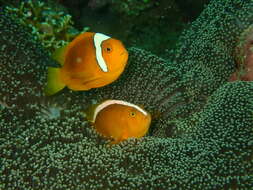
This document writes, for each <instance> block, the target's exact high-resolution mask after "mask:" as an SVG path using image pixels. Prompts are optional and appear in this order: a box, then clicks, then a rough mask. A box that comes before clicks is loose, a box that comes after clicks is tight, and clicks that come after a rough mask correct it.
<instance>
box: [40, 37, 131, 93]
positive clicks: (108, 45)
mask: <svg viewBox="0 0 253 190" xmlns="http://www.w3.org/2000/svg"><path fill="white" fill-rule="evenodd" d="M53 58H54V59H55V60H56V61H58V62H59V63H60V64H61V65H62V67H61V68H53V67H49V68H48V76H47V85H46V87H45V94H46V95H53V94H55V93H57V92H58V91H60V90H62V89H63V88H64V87H65V86H67V87H68V88H70V89H71V90H89V89H91V88H98V87H102V86H105V85H107V84H109V83H111V82H113V81H115V80H116V79H117V78H118V77H119V76H120V74H121V73H122V72H123V70H124V68H125V66H126V64H127V59H128V52H127V50H126V49H125V47H124V45H123V44H122V43H121V42H120V41H119V40H116V39H114V38H110V37H109V36H106V35H104V34H101V33H91V32H85V33H82V34H80V35H78V36H77V37H76V38H75V39H74V40H73V41H72V42H70V43H69V44H67V45H66V46H64V47H62V48H60V49H58V50H56V52H55V53H54V54H53Z"/></svg>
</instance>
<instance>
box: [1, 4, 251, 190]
mask: <svg viewBox="0 0 253 190" xmlns="http://www.w3.org/2000/svg"><path fill="white" fill-rule="evenodd" d="M252 8H253V2H252V1H251V0H245V1H240V0H224V1H212V2H211V3H210V4H209V6H208V7H206V9H205V10H204V11H203V13H202V14H201V15H200V17H199V18H198V19H197V20H196V21H195V22H194V23H193V24H192V26H191V27H190V28H189V29H188V30H187V31H185V32H184V34H183V35H182V36H181V38H180V40H179V42H178V45H177V49H175V50H174V51H171V52H170V54H169V55H168V57H169V58H168V60H164V59H161V58H159V57H157V56H155V55H153V54H151V53H149V52H146V51H144V50H140V49H137V48H130V49H129V58H130V59H129V64H128V66H127V68H126V70H125V72H124V73H123V75H122V76H121V77H120V78H119V79H118V80H117V81H116V82H114V83H112V84H111V85H109V86H106V87H103V88H99V89H93V90H91V91H88V92H72V91H70V90H68V89H66V90H65V91H63V92H62V93H61V94H58V95H56V96H53V97H49V98H48V97H43V96H42V95H41V89H40V86H41V85H42V83H43V82H44V77H45V76H44V75H46V73H45V65H43V63H44V62H45V63H48V62H49V61H50V60H49V59H48V58H47V56H46V55H44V56H43V57H41V56H40V55H41V54H40V53H38V51H37V50H38V48H37V47H34V46H32V47H30V46H29V48H28V49H26V48H22V49H20V44H25V45H26V44H29V45H31V44H33V43H31V42H30V36H29V35H27V36H26V35H24V34H23V33H22V32H20V31H19V30H20V27H19V26H18V25H16V24H15V23H14V21H13V20H10V19H8V18H7V17H6V15H5V14H4V13H1V15H0V26H1V27H0V32H1V34H2V35H0V42H1V44H6V45H5V48H2V49H4V50H0V51H1V52H0V56H2V57H0V58H1V59H0V67H1V73H2V75H1V77H3V80H2V79H1V80H0V87H1V88H0V93H1V95H2V94H4V96H5V97H9V96H10V97H11V98H10V99H8V101H6V98H5V99H2V100H1V107H2V108H1V112H0V113H1V114H0V127H1V134H0V163H1V167H0V174H1V175H0V176H1V178H0V188H1V189H17V188H20V189H27V190H30V189H49V190H50V189H91V190H92V189H96V190H97V189H103V190H104V189H110V190H113V189H117V190H126V189H150V190H152V189H161V190H162V189H250V188H252V183H253V176H252V173H253V134H252V126H253V109H252V108H253V96H252V91H253V83H252V82H245V81H237V82H228V78H229V77H230V75H231V74H232V73H233V72H235V71H236V57H235V55H234V51H235V48H236V44H237V42H238V39H239V38H240V36H241V34H242V33H243V31H245V30H246V29H247V28H248V27H249V26H250V25H251V24H252V23H251V22H252V18H253V12H252ZM10 23H11V24H10ZM2 26H5V27H2ZM7 28H9V33H7V32H6V30H7ZM17 31H19V33H18V34H19V35H15V34H16V33H17ZM20 33H21V35H20ZM10 36H12V38H10ZM25 39H26V40H25ZM24 41H25V42H26V43H24ZM13 42H15V43H13ZM28 42H30V43H28ZM14 44H15V45H14ZM21 47H23V46H21ZM11 48H12V49H13V50H15V51H7V50H6V49H8V50H9V49H11ZM21 50H22V51H25V53H23V54H22V55H26V56H27V57H25V59H24V57H22V56H21V52H22V51H21ZM3 51H4V52H3ZM30 51H33V52H34V53H33V54H32V53H31V52H30ZM36 52H37V53H36ZM39 52H40V51H39ZM16 55H17V56H16ZM6 57H8V58H10V59H6ZM30 60H31V61H30ZM20 61H22V62H24V63H25V64H23V65H22V66H21V64H20ZM35 63H36V66H37V67H35V65H34V64H35ZM5 67H6V69H5ZM2 68H3V69H2ZM12 68H13V70H11V69H12ZM20 71H22V72H20ZM32 71H33V72H32ZM21 73H23V74H21ZM26 73H28V74H26ZM28 75H31V81H32V82H31V81H30V83H27V81H26V80H27V79H26V77H28ZM23 76H25V77H23ZM17 85H20V86H17ZM28 90H30V91H28ZM13 92H15V93H13ZM27 92H31V93H27ZM23 94H25V97H26V98H24V95H23ZM0 97H2V96H0ZM34 97H36V98H34ZM13 98H14V99H13ZM107 98H110V99H123V100H125V101H129V102H132V103H134V104H139V105H144V107H145V108H146V109H147V111H150V112H153V113H155V112H158V113H159V114H158V115H159V116H158V117H157V118H156V119H155V120H154V121H153V123H152V126H151V131H150V132H149V134H148V136H146V137H144V138H141V139H140V140H136V139H130V140H127V141H125V142H122V143H120V144H118V145H114V146H108V144H107V141H105V140H104V139H102V138H101V137H99V136H98V135H97V134H96V132H95V131H94V130H93V128H91V127H90V126H89V124H88V123H87V122H86V121H85V119H84V116H83V115H84V114H83V113H82V111H83V110H84V109H85V108H86V107H87V106H88V105H89V104H90V103H91V102H92V99H95V100H96V101H100V100H102V99H107ZM27 99H28V100H29V101H28V100H27ZM17 100H23V101H24V102H25V104H20V103H19V101H17ZM63 103H64V104H63ZM6 105H7V106H6ZM12 105H14V106H12ZM52 108H56V109H57V110H58V111H56V112H57V114H54V113H55V112H54V111H53V113H50V110H52ZM47 110H48V111H47Z"/></svg>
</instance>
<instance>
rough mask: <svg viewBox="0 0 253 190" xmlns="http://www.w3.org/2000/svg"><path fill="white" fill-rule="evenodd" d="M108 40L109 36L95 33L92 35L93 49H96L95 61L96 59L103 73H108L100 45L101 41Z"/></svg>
mask: <svg viewBox="0 0 253 190" xmlns="http://www.w3.org/2000/svg"><path fill="white" fill-rule="evenodd" d="M109 38H110V37H109V36H106V35H104V34H101V33H96V34H95V35H94V39H93V40H94V45H95V49H96V59H97V62H98V65H99V67H100V68H101V69H102V71H104V72H108V68H107V65H106V63H105V60H104V58H103V55H102V48H101V44H102V42H103V41H105V40H107V39H109Z"/></svg>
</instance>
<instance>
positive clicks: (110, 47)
mask: <svg viewBox="0 0 253 190" xmlns="http://www.w3.org/2000/svg"><path fill="white" fill-rule="evenodd" d="M104 51H105V52H106V53H111V52H112V46H111V45H110V44H106V46H105V48H104Z"/></svg>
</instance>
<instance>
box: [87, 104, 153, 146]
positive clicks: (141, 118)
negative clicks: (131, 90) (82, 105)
mask: <svg viewBox="0 0 253 190" xmlns="http://www.w3.org/2000/svg"><path fill="white" fill-rule="evenodd" d="M92 123H93V126H94V127H95V129H96V131H97V132H98V133H99V134H101V135H102V136H104V137H106V138H112V139H113V141H112V143H113V144H115V143H118V142H121V141H123V140H126V139H128V138H140V137H142V136H144V135H145V134H146V133H147V131H148V129H149V126H150V123H151V116H150V114H149V113H148V112H146V111H145V110H144V109H142V108H140V107H139V106H136V105H134V104H131V103H128V102H124V101H121V100H107V101H105V102H103V103H101V104H99V105H98V106H97V107H96V108H95V111H94V114H93V116H92Z"/></svg>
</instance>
